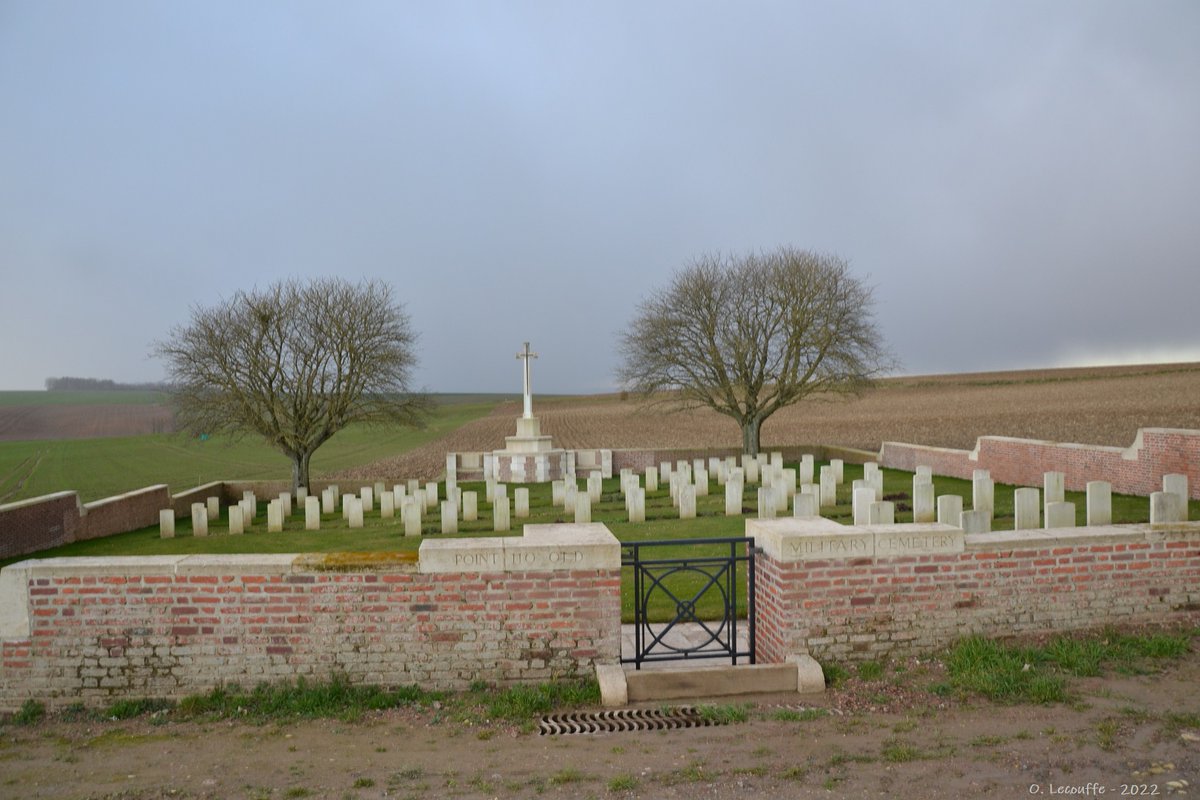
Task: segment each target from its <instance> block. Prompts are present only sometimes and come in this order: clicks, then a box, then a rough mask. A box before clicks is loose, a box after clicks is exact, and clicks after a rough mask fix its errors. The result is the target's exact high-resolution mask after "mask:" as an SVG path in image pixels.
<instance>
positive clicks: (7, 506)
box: [0, 489, 79, 511]
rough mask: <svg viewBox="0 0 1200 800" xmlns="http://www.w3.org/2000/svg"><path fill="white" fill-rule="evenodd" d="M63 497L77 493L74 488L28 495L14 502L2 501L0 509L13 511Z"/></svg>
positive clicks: (74, 495)
mask: <svg viewBox="0 0 1200 800" xmlns="http://www.w3.org/2000/svg"><path fill="white" fill-rule="evenodd" d="M64 497H76V498H77V495H76V493H75V490H74V489H68V490H66V491H63V492H53V493H51V494H43V495H38V496H37V497H28V498H26V499H24V500H17V501H16V502H15V503H4V504H2V505H0V511H15V510H16V509H18V508H28V507H29V506H36V505H40V504H41V503H47V502H49V501H51V500H59V499H61V498H64ZM78 502H79V501H78V498H77V499H76V503H78Z"/></svg>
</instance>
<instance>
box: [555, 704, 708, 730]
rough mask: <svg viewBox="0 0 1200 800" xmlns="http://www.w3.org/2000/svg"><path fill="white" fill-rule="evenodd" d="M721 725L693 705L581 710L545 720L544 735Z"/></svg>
mask: <svg viewBox="0 0 1200 800" xmlns="http://www.w3.org/2000/svg"><path fill="white" fill-rule="evenodd" d="M719 724H720V723H719V722H717V721H715V720H713V719H710V718H707V717H703V716H701V715H700V712H699V711H697V710H696V709H694V708H692V707H691V706H679V707H677V708H668V709H661V708H622V709H618V710H616V711H578V712H571V713H567V714H551V715H550V716H548V717H542V721H541V723H540V725H539V726H538V734H539V735H540V736H556V735H559V734H568V733H613V732H616V731H667V730H676V729H679V728H702V727H705V726H706V725H719Z"/></svg>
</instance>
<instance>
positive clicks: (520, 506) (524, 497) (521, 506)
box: [513, 486, 529, 519]
mask: <svg viewBox="0 0 1200 800" xmlns="http://www.w3.org/2000/svg"><path fill="white" fill-rule="evenodd" d="M513 513H514V514H515V515H516V517H517V519H526V518H528V517H529V489H527V488H526V487H524V486H522V487H520V488H518V489H514V490H513Z"/></svg>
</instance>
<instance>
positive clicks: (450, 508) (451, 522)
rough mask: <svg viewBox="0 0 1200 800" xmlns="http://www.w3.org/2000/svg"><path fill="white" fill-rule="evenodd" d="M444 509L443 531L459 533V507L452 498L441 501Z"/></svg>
mask: <svg viewBox="0 0 1200 800" xmlns="http://www.w3.org/2000/svg"><path fill="white" fill-rule="evenodd" d="M441 510H442V533H458V508H456V507H455V505H454V503H453V502H452V501H450V500H443V501H442V503H441Z"/></svg>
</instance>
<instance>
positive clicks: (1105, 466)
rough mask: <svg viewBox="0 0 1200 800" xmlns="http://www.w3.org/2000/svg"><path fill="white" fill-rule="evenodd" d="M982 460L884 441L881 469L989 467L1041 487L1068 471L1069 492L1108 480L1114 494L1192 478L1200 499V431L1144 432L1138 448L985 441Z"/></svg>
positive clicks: (1001, 476)
mask: <svg viewBox="0 0 1200 800" xmlns="http://www.w3.org/2000/svg"><path fill="white" fill-rule="evenodd" d="M975 453H976V454H977V457H976V458H975V459H972V458H971V455H972V453H971V452H970V451H967V450H950V449H946V448H938V447H924V446H922V445H914V444H901V443H897V442H884V445H883V447H882V448H881V449H880V451H879V463H880V465H881V466H884V467H890V468H892V469H903V470H908V471H910V472H911V471H913V470H914V469H915V468H916V466H917V465H918V464H924V465H927V466H929V467H930V468H931V469H932V470H933V473H934V474H935V475H949V476H952V477H957V478H968V479H969V478H970V477H971V473H972V471H973V470H976V469H986V470H990V471H991V473H992V479H993V480H995V481H997V482H999V483H1009V484H1015V485H1017V486H1041V485H1042V474H1043V473H1045V472H1062V473H1064V474H1065V475H1066V483H1067V488H1068V489H1070V490H1072V491H1083V490H1084V489H1085V488H1087V483H1088V481H1097V480H1102V481H1108V482H1110V483H1111V484H1112V488H1113V491H1114V492H1119V493H1121V494H1134V495H1143V496H1147V495H1149V494H1151V493H1152V492H1158V491H1162V476H1163V475H1167V474H1171V473H1180V474H1184V475H1187V476H1188V490H1189V492H1190V494H1191V496H1192V497H1193V498H1195V499H1200V431H1192V430H1175V429H1169V428H1143V429H1142V430H1141V431H1139V432H1138V438H1137V440H1136V441H1135V442H1134V444H1133V446H1132V447H1130V448H1128V449H1125V448H1120V447H1101V446H1099V445H1080V444H1061V443H1058V442H1041V441H1036V440H1033V439H1009V438H1005V437H999V436H983V437H980V439H979V440H978V443H977V444H976V448H975Z"/></svg>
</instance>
